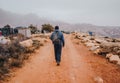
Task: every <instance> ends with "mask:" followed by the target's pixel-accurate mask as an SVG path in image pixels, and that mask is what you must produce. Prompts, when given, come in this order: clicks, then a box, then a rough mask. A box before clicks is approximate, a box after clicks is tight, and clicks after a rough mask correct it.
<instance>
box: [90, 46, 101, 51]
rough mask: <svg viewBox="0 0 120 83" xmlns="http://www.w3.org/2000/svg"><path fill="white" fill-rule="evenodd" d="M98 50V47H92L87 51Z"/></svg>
mask: <svg viewBox="0 0 120 83" xmlns="http://www.w3.org/2000/svg"><path fill="white" fill-rule="evenodd" d="M98 48H99V46H92V47H91V48H90V49H89V50H90V51H94V50H96V49H98Z"/></svg>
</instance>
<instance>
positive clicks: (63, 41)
mask: <svg viewBox="0 0 120 83" xmlns="http://www.w3.org/2000/svg"><path fill="white" fill-rule="evenodd" d="M62 43H63V47H64V46H65V40H64V35H63V34H62Z"/></svg>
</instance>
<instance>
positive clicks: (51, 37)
mask: <svg viewBox="0 0 120 83" xmlns="http://www.w3.org/2000/svg"><path fill="white" fill-rule="evenodd" d="M50 39H51V41H52V43H53V33H52V34H51V36H50Z"/></svg>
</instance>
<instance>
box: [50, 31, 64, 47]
mask: <svg viewBox="0 0 120 83" xmlns="http://www.w3.org/2000/svg"><path fill="white" fill-rule="evenodd" d="M56 32H58V38H59V39H60V40H61V44H62V45H63V46H64V45H65V41H64V36H63V33H62V32H61V31H59V30H55V31H54V32H53V33H52V35H51V37H50V39H51V40H52V42H53V35H54V34H56ZM53 44H54V43H53Z"/></svg>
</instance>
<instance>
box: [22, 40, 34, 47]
mask: <svg viewBox="0 0 120 83" xmlns="http://www.w3.org/2000/svg"><path fill="white" fill-rule="evenodd" d="M32 44H33V41H32V40H31V39H28V40H25V41H22V42H20V45H22V46H23V47H27V48H29V47H32Z"/></svg>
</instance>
